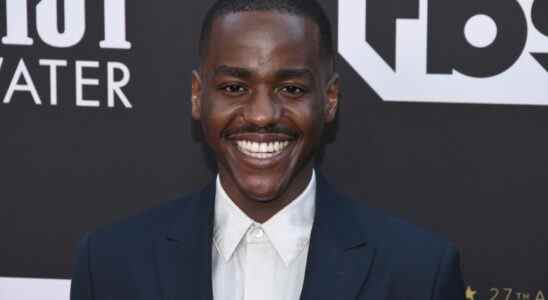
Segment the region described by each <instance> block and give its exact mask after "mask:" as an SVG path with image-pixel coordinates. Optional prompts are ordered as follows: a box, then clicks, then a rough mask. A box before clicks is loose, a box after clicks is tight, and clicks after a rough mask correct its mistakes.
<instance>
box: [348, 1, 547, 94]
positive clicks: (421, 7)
mask: <svg viewBox="0 0 548 300" xmlns="http://www.w3.org/2000/svg"><path fill="white" fill-rule="evenodd" d="M339 52H340V54H341V55H342V56H343V57H344V58H345V59H346V60H347V61H348V62H349V63H350V65H352V66H353V67H354V69H355V70H356V71H357V72H358V73H359V74H360V76H361V77H363V79H364V80H365V81H366V82H367V83H368V84H369V85H370V86H371V87H372V88H373V89H374V90H375V91H376V92H377V93H378V94H379V95H380V96H381V98H382V99H383V100H385V101H409V102H446V103H449V102H450V103H490V104H530V105H548V0H461V1H455V0H342V1H339Z"/></svg>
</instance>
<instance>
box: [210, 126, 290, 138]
mask: <svg viewBox="0 0 548 300" xmlns="http://www.w3.org/2000/svg"><path fill="white" fill-rule="evenodd" d="M241 133H263V134H285V135H288V136H290V137H291V138H297V137H298V133H297V132H295V131H294V130H292V129H291V128H289V127H287V126H285V125H282V124H271V125H267V126H257V125H255V124H244V125H242V126H240V127H237V128H228V129H226V130H223V131H222V132H221V136H222V137H229V136H231V135H234V134H241Z"/></svg>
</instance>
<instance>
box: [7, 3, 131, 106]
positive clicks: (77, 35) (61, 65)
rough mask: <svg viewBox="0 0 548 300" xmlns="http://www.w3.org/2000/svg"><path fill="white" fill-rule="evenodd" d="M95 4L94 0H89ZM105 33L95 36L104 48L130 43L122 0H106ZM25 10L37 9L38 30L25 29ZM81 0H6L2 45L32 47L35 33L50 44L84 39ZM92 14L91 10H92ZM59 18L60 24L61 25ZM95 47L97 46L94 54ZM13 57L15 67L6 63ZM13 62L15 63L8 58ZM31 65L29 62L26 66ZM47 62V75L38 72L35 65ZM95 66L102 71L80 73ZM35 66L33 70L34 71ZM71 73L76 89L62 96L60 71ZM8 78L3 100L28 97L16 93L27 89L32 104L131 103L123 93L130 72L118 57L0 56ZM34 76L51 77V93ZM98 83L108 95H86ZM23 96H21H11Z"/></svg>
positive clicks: (60, 45)
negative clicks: (100, 38)
mask: <svg viewBox="0 0 548 300" xmlns="http://www.w3.org/2000/svg"><path fill="white" fill-rule="evenodd" d="M93 3H94V4H95V5H97V4H98V1H93ZM60 4H62V7H63V16H61V15H58V7H59V5H60ZM103 5H104V13H103V14H102V16H100V17H102V18H104V39H102V40H100V41H96V42H97V46H98V48H99V49H102V50H107V49H109V50H119V51H120V50H126V51H128V50H130V49H131V43H130V42H129V41H128V40H127V38H126V33H127V32H126V0H104V3H103ZM29 10H34V11H35V16H36V19H35V20H36V22H35V26H36V33H37V34H36V35H37V36H30V33H29V24H30V22H29V15H30V14H29ZM86 17H90V16H86V1H85V0H64V1H63V0H40V1H38V3H37V4H34V3H32V5H30V6H29V1H28V0H6V33H5V35H4V36H3V37H2V38H1V44H0V47H14V46H16V47H32V46H33V45H35V44H36V40H37V39H38V38H39V40H41V41H42V42H43V43H44V44H46V45H48V46H49V47H52V48H71V47H75V46H77V45H78V44H80V43H81V42H82V40H83V39H84V38H85V36H86V26H87V21H88V20H87V18H86ZM91 17H95V16H91ZM61 20H62V21H63V22H62V23H63V28H62V30H61V29H60V28H59V23H60V21H61ZM98 53H99V51H97V54H98ZM14 60H16V61H17V64H16V67H15V68H12V69H9V68H8V67H5V65H6V63H5V62H8V61H11V62H13V61H14ZM12 65H13V63H12ZM29 65H30V66H31V68H29V67H28V66H29ZM39 68H47V69H48V71H49V72H48V74H49V78H48V79H45V78H44V77H43V76H37V75H36V71H35V70H36V69H39ZM91 69H96V70H95V71H96V72H99V73H101V74H100V75H98V76H97V75H96V76H95V77H89V75H84V73H85V72H86V73H87V72H90V71H91ZM33 71H34V72H35V73H34V74H33ZM62 72H69V73H72V74H73V76H74V82H75V83H76V85H75V95H74V97H72V96H71V95H68V97H67V95H66V93H65V95H64V99H63V97H62V95H61V93H59V92H58V91H59V90H61V89H63V88H64V85H66V83H64V82H61V80H60V78H62V76H61V75H64V77H65V78H66V75H67V74H63V73H62ZM8 77H11V79H10V80H9V81H8V82H9V83H8V85H7V89H6V90H5V91H3V97H2V96H1V92H0V99H1V102H0V103H2V104H11V103H13V102H14V101H27V100H26V98H25V97H17V96H18V95H23V96H24V95H25V94H28V95H30V96H31V98H32V101H33V102H34V104H35V105H50V106H58V105H60V104H63V105H70V103H73V105H75V106H77V107H108V108H115V107H123V108H126V109H129V108H132V107H133V105H132V103H131V102H130V100H129V99H128V97H127V96H126V93H125V92H124V90H123V89H124V88H125V87H126V86H127V85H128V84H129V83H130V78H131V72H130V69H129V67H128V66H127V65H126V64H124V63H123V62H120V61H99V60H97V59H93V57H92V60H74V58H72V57H71V58H69V59H51V58H37V57H36V55H32V56H31V57H17V58H14V57H4V56H0V78H1V79H4V78H8ZM36 78H38V79H36ZM37 80H40V81H45V80H49V83H50V84H49V93H47V91H44V90H39V89H38V88H37V86H36V84H35V82H36V81H37ZM92 88H95V89H98V88H102V89H104V90H105V94H106V99H90V98H89V97H87V96H86V94H88V95H89V92H86V91H87V90H88V89H92ZM14 99H25V100H14Z"/></svg>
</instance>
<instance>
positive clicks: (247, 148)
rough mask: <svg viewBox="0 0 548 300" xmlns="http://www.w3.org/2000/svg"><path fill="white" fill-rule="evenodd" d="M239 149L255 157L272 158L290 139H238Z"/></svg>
mask: <svg viewBox="0 0 548 300" xmlns="http://www.w3.org/2000/svg"><path fill="white" fill-rule="evenodd" d="M236 144H237V145H238V149H240V151H242V152H243V153H244V154H246V155H249V156H252V157H255V158H270V157H273V156H275V155H277V154H278V153H280V152H282V150H284V149H285V147H287V145H289V141H283V142H280V141H277V142H270V143H257V142H251V141H237V142H236Z"/></svg>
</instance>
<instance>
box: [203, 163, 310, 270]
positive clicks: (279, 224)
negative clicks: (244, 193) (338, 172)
mask: <svg viewBox="0 0 548 300" xmlns="http://www.w3.org/2000/svg"><path fill="white" fill-rule="evenodd" d="M315 199H316V175H315V172H314V171H312V176H311V178H310V181H309V183H308V186H307V187H306V188H305V190H304V191H303V192H302V193H301V194H300V195H299V196H297V198H295V200H293V201H291V203H289V204H288V205H287V206H285V207H284V208H282V209H281V210H280V211H279V212H277V213H276V214H275V215H274V216H272V217H271V218H270V219H269V220H268V221H266V222H265V223H263V224H259V226H261V227H262V228H263V230H264V231H265V233H266V236H267V237H268V239H269V241H270V243H271V244H272V246H273V247H274V248H275V249H276V251H277V252H278V254H279V256H280V258H281V259H282V260H283V261H284V263H285V265H286V266H288V265H289V264H290V263H291V262H292V261H293V260H294V259H295V258H296V257H297V256H298V255H299V254H300V253H301V252H302V251H303V250H304V248H305V246H306V245H308V242H309V240H310V232H311V230H312V224H313V221H314V210H315ZM214 220H215V226H214V232H213V240H214V243H215V246H216V247H217V250H218V251H219V253H220V254H221V255H222V256H223V258H224V259H225V261H228V260H230V258H231V257H232V254H233V253H234V251H235V250H236V248H237V247H238V244H239V243H240V241H241V240H242V238H243V237H244V236H245V234H246V232H247V231H248V229H249V228H250V227H251V226H252V225H253V224H255V223H256V222H255V221H253V220H252V219H251V218H250V217H248V216H247V215H246V214H245V213H244V212H243V211H242V210H241V209H240V208H239V207H238V206H236V204H234V202H232V200H231V199H230V197H229V196H228V194H227V193H226V191H225V190H224V188H223V186H222V185H221V181H220V179H219V176H217V181H216V193H215V217H214Z"/></svg>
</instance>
